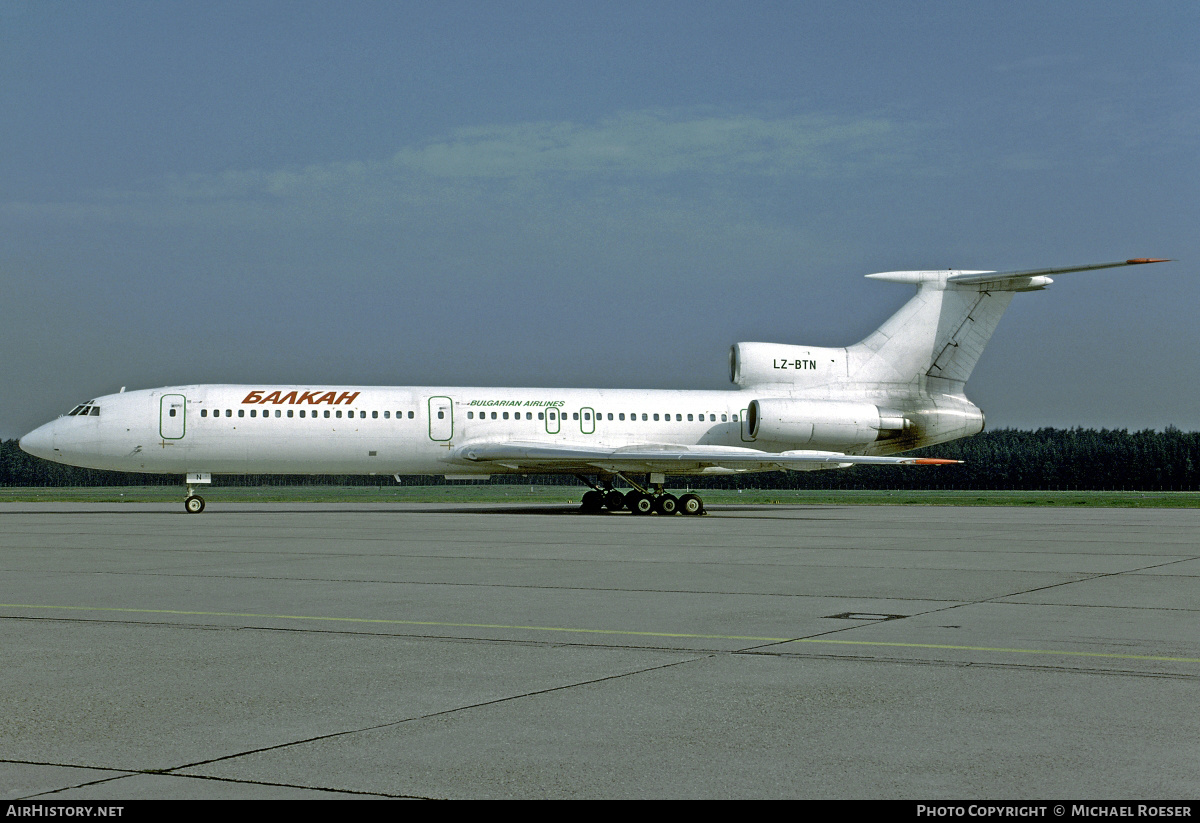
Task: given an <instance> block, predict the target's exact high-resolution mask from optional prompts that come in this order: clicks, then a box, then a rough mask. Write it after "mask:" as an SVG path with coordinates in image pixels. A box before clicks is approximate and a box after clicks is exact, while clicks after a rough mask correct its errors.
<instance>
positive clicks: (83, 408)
mask: <svg viewBox="0 0 1200 823" xmlns="http://www.w3.org/2000/svg"><path fill="white" fill-rule="evenodd" d="M77 415H83V416H84V417H89V416H90V417H99V416H100V407H99V406H97V405H95V404H94V403H81V404H80V405H78V406H76V407H75V408H73V409H71V410H70V411H69V412H67V416H68V417H75V416H77Z"/></svg>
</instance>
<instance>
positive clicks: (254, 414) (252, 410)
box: [250, 409, 258, 417]
mask: <svg viewBox="0 0 1200 823" xmlns="http://www.w3.org/2000/svg"><path fill="white" fill-rule="evenodd" d="M250 416H251V417H258V409H251V410H250Z"/></svg>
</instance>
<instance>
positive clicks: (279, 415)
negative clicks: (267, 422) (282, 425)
mask: <svg viewBox="0 0 1200 823" xmlns="http://www.w3.org/2000/svg"><path fill="white" fill-rule="evenodd" d="M275 416H276V417H283V415H282V414H280V413H279V409H276V410H275Z"/></svg>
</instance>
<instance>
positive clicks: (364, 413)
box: [350, 410, 367, 420]
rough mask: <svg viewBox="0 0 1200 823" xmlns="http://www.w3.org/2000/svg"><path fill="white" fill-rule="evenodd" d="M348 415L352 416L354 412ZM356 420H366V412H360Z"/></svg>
mask: <svg viewBox="0 0 1200 823" xmlns="http://www.w3.org/2000/svg"><path fill="white" fill-rule="evenodd" d="M350 414H351V415H353V414H354V412H351V413H350ZM358 419H359V420H366V419H367V412H366V410H363V411H360V412H359V413H358Z"/></svg>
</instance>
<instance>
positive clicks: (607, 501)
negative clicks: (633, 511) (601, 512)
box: [604, 489, 625, 512]
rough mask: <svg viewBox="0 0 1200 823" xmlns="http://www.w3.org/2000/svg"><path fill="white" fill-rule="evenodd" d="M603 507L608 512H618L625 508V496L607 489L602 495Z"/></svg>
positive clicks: (614, 490)
mask: <svg viewBox="0 0 1200 823" xmlns="http://www.w3.org/2000/svg"><path fill="white" fill-rule="evenodd" d="M604 506H605V508H607V509H608V510H609V511H610V512H619V511H620V510H621V509H623V508H625V495H623V494H621V492H619V491H617V490H616V489H609V490H608V491H606V492H605V493H604Z"/></svg>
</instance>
